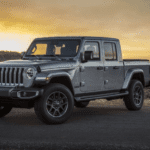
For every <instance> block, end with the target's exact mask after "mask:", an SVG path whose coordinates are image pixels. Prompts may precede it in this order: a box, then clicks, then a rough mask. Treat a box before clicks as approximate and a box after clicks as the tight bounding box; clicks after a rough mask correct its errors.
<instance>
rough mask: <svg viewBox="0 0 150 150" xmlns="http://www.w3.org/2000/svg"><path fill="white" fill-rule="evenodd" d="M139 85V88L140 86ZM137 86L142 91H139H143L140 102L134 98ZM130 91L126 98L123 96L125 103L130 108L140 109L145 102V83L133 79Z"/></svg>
mask: <svg viewBox="0 0 150 150" xmlns="http://www.w3.org/2000/svg"><path fill="white" fill-rule="evenodd" d="M138 87H139V88H138ZM135 88H138V89H139V90H138V91H140V92H139V93H141V94H140V95H141V96H139V97H141V98H139V99H140V100H139V104H137V103H136V100H135V98H134V95H136V94H135V92H134V90H135ZM128 91H129V95H126V96H125V97H124V98H123V101H124V103H125V106H126V108H127V109H128V110H140V109H141V108H142V106H143V102H144V90H143V85H142V83H141V82H140V81H139V80H132V81H131V83H130V85H129V88H128ZM136 96H138V95H136Z"/></svg>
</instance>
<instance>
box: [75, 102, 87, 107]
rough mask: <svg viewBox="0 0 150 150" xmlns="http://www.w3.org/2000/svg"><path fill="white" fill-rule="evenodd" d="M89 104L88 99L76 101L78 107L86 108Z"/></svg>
mask: <svg viewBox="0 0 150 150" xmlns="http://www.w3.org/2000/svg"><path fill="white" fill-rule="evenodd" d="M88 104H89V101H87V102H75V106H76V107H77V108H84V107H86V106H87V105H88Z"/></svg>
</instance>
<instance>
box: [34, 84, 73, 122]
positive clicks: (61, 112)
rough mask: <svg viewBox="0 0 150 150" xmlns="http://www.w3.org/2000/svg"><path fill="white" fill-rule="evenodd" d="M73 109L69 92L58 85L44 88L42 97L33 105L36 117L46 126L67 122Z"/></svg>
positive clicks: (64, 87)
mask: <svg viewBox="0 0 150 150" xmlns="http://www.w3.org/2000/svg"><path fill="white" fill-rule="evenodd" d="M73 108H74V99H73V96H72V93H71V91H70V90H69V89H68V88H67V87H66V86H64V85H62V84H58V83H54V84H51V85H50V86H49V87H48V88H46V89H45V92H44V94H43V96H42V97H41V98H40V99H39V100H37V101H36V102H35V105H34V110H35V113H36V115H37V117H38V118H39V119H40V120H41V121H42V122H44V123H46V124H60V123H63V122H65V121H67V120H68V119H69V117H70V116H71V114H72V112H73Z"/></svg>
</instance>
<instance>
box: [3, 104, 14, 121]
mask: <svg viewBox="0 0 150 150" xmlns="http://www.w3.org/2000/svg"><path fill="white" fill-rule="evenodd" d="M11 109H12V107H11V106H7V105H1V104H0V118H2V117H4V116H6V115H7V114H8V113H9V112H10V111H11Z"/></svg>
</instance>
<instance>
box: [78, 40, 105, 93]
mask: <svg viewBox="0 0 150 150" xmlns="http://www.w3.org/2000/svg"><path fill="white" fill-rule="evenodd" d="M91 50H92V51H93V54H94V55H93V59H92V60H89V61H88V62H84V63H81V66H80V75H81V91H83V92H92V91H93V92H95V91H101V90H102V88H103V86H104V82H103V80H104V79H103V72H104V71H103V62H102V61H101V57H100V54H101V53H100V45H99V42H98V41H92V42H91V41H87V42H85V44H84V51H91Z"/></svg>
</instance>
